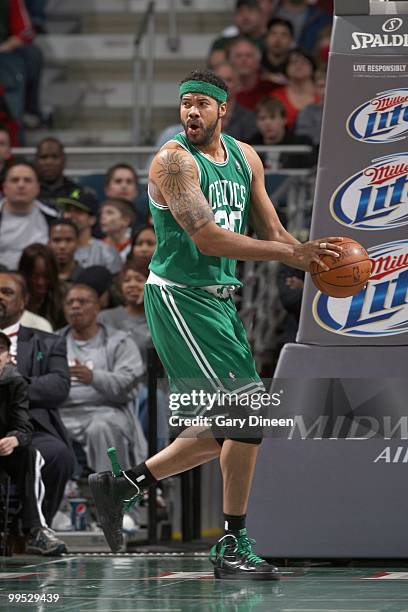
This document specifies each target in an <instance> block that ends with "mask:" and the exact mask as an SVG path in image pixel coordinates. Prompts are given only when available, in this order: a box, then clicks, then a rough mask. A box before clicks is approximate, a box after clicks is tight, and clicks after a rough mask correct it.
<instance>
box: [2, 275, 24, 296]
mask: <svg viewBox="0 0 408 612" xmlns="http://www.w3.org/2000/svg"><path fill="white" fill-rule="evenodd" d="M0 276H11V278H12V279H13V281H14V282H15V283H16V284H17V285H18V287H19V289H20V291H21V297H22V298H23V300H24V301H26V300H27V296H28V288H27V283H26V280H25V278H24V276H23V275H22V274H21V273H20V272H16V271H14V270H13V271H8V270H4V271H1V272H0Z"/></svg>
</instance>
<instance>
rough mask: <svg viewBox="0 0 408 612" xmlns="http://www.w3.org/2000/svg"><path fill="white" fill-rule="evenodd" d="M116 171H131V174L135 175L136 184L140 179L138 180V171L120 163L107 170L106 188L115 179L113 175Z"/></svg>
mask: <svg viewBox="0 0 408 612" xmlns="http://www.w3.org/2000/svg"><path fill="white" fill-rule="evenodd" d="M116 170H129V172H131V173H132V174H133V177H134V179H135V183H137V181H138V178H137V174H136V170H135V169H134V168H133V166H131V165H130V164H125V163H119V164H115V165H114V166H111V167H110V168H108V169H107V171H106V175H105V187H106V186H107V185H109V183H110V182H111V180H112V179H113V175H114V174H115V172H116Z"/></svg>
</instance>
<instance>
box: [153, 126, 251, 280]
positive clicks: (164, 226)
mask: <svg viewBox="0 0 408 612" xmlns="http://www.w3.org/2000/svg"><path fill="white" fill-rule="evenodd" d="M173 140H176V141H177V142H178V143H179V144H180V145H181V146H182V147H183V149H185V150H186V151H189V153H191V155H192V156H193V157H194V159H195V161H196V163H197V166H198V171H199V176H200V187H201V190H202V192H203V194H204V196H205V197H206V199H207V200H208V202H209V205H210V206H211V208H212V211H213V213H214V220H215V222H216V223H217V224H218V225H219V226H220V227H223V228H225V229H228V230H230V231H233V232H238V233H240V234H243V233H244V232H245V228H246V225H247V219H248V210H249V201H250V196H251V180H252V170H251V167H250V165H249V163H248V161H247V159H246V157H245V154H244V152H243V150H242V148H241V147H240V145H239V144H238V142H237V141H236V140H235V138H232V137H231V136H228V135H226V134H222V135H221V142H222V144H223V146H224V149H225V151H226V159H225V161H224V162H216V161H214V160H213V159H211V158H210V157H209V156H208V155H206V154H205V153H203V152H202V151H200V150H199V149H197V148H196V147H194V146H193V145H191V144H190V143H189V142H188V140H187V138H186V136H185V134H184V133H183V132H180V133H179V134H177V135H176V136H175V137H174V139H173ZM149 205H150V210H151V213H152V216H153V221H154V227H155V230H156V237H157V245H156V250H155V252H154V254H153V257H152V261H151V263H150V269H151V270H152V271H153V272H154V273H155V274H158V275H159V276H162V277H164V278H167V279H169V280H172V281H174V282H176V283H180V284H182V285H187V286H189V287H205V286H206V285H240V284H241V283H240V282H239V281H238V279H237V278H236V275H235V268H236V263H237V262H236V260H235V259H228V258H226V257H214V256H210V255H203V254H202V253H200V251H199V250H198V248H197V247H196V245H195V243H194V241H193V240H192V238H190V236H189V235H188V234H187V232H185V231H184V230H183V229H182V227H180V225H179V224H178V223H177V221H176V220H175V219H174V217H173V215H172V214H171V212H170V210H169V208H168V206H164V205H162V204H158V203H157V202H155V201H154V200H153V199H152V197H151V196H150V193H149Z"/></svg>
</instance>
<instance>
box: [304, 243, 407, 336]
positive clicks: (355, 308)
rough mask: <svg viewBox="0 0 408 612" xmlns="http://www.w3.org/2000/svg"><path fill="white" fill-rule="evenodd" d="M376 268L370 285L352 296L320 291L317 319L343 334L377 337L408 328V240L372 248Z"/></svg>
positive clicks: (315, 316) (314, 311) (316, 305)
mask: <svg viewBox="0 0 408 612" xmlns="http://www.w3.org/2000/svg"><path fill="white" fill-rule="evenodd" d="M368 253H369V255H370V260H371V265H372V270H371V277H370V280H369V282H368V283H367V287H366V288H365V289H364V290H363V291H360V293H358V294H357V295H354V296H353V297H352V298H343V299H339V298H331V297H328V296H327V295H324V294H322V293H320V292H319V293H317V295H316V296H315V299H314V301H313V317H314V319H315V321H316V322H317V323H318V324H319V325H320V326H321V327H323V328H324V329H325V330H327V331H329V332H333V333H335V334H341V335H342V336H354V337H360V338H364V337H365V338H375V337H380V336H391V335H396V334H404V333H407V332H408V240H398V241H395V242H388V243H386V244H381V245H378V246H375V247H371V248H370V249H369V250H368Z"/></svg>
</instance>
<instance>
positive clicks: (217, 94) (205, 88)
mask: <svg viewBox="0 0 408 612" xmlns="http://www.w3.org/2000/svg"><path fill="white" fill-rule="evenodd" d="M179 93H180V98H181V96H183V95H184V94H185V93H201V94H204V95H205V96H210V98H214V100H218V102H226V100H227V92H226V91H224V89H221V88H220V87H217V86H216V85H213V84H212V83H206V82H205V81H194V80H191V81H185V82H184V83H182V84H181V85H180V89H179Z"/></svg>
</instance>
